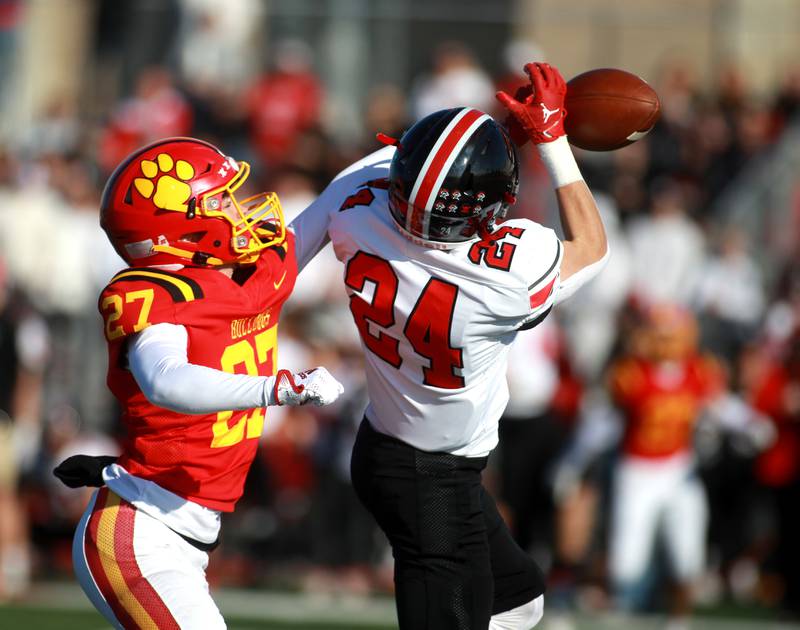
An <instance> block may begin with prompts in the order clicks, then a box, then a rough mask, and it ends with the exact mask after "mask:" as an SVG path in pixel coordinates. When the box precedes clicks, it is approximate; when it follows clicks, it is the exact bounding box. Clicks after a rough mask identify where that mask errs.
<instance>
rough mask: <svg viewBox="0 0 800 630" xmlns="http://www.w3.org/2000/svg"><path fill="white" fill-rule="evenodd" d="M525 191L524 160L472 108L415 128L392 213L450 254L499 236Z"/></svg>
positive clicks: (395, 183)
mask: <svg viewBox="0 0 800 630" xmlns="http://www.w3.org/2000/svg"><path fill="white" fill-rule="evenodd" d="M518 187H519V168H518V165H517V154H516V152H515V150H514V146H513V144H512V143H511V140H510V139H509V137H508V134H507V133H506V131H505V129H504V128H503V127H502V126H500V125H499V124H498V123H497V122H496V121H495V120H493V119H492V117H491V116H489V115H488V114H484V113H483V112H481V111H479V110H477V109H473V108H471V107H456V108H453V109H445V110H442V111H439V112H435V113H433V114H430V115H429V116H426V117H425V118H423V119H422V120H420V121H419V122H417V123H416V124H414V125H413V126H412V127H411V128H410V129H409V130H408V131H406V133H404V134H403V137H402V138H401V139H400V141H399V142H398V143H397V151H396V153H395V155H394V158H393V159H392V164H391V168H390V170H389V209H390V211H391V214H392V217H393V218H394V220H395V222H396V223H397V225H398V227H399V228H400V230H401V231H402V232H403V233H404V234H405V235H406V236H408V237H409V238H411V240H413V241H415V242H418V243H420V244H422V245H426V246H428V247H434V248H437V249H447V248H449V247H452V246H454V245H456V244H458V243H462V242H464V241H469V240H472V239H473V238H475V237H476V236H478V235H483V234H486V233H489V232H491V231H492V229H493V226H494V221H495V220H496V219H499V218H502V217H503V216H505V213H506V211H507V209H508V206H509V205H511V204H513V203H514V201H515V200H516V195H517V189H518Z"/></svg>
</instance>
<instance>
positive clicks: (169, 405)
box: [128, 324, 274, 414]
mask: <svg viewBox="0 0 800 630" xmlns="http://www.w3.org/2000/svg"><path fill="white" fill-rule="evenodd" d="M188 341H189V335H188V333H187V332H186V328H184V327H183V326H180V325H176V324H155V325H153V326H149V327H147V328H145V329H144V330H142V331H141V332H139V333H137V334H136V335H134V336H133V337H132V338H131V342H130V345H129V347H128V363H129V365H130V369H131V372H132V373H133V377H134V378H135V379H136V383H137V384H138V385H139V388H140V389H141V390H142V393H143V394H144V395H145V397H146V398H147V400H149V401H150V402H151V403H153V404H154V405H157V406H159V407H163V408H165V409H171V410H172V411H177V412H179V413H187V414H206V413H214V412H217V411H227V410H231V411H233V410H240V409H255V408H257V407H265V406H267V404H268V401H269V393H270V391H271V390H272V386H273V384H274V379H273V378H272V377H268V376H248V375H246V374H229V373H227V372H223V371H222V370H215V369H213V368H209V367H205V366H202V365H194V364H192V363H189V361H188V358H187V355H186V348H187V346H188Z"/></svg>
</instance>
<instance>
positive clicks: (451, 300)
mask: <svg viewBox="0 0 800 630" xmlns="http://www.w3.org/2000/svg"><path fill="white" fill-rule="evenodd" d="M526 70H527V72H528V74H529V77H530V79H531V89H529V90H528V92H527V95H525V94H520V98H519V99H518V98H512V97H510V96H508V95H506V94H503V93H501V94H500V96H499V98H500V100H501V101H502V102H503V104H504V105H505V106H506V107H507V108H508V109H509V111H510V113H511V116H512V120H513V121H515V124H516V128H517V131H518V133H516V134H515V137H519V138H521V139H525V140H530V141H532V143H533V144H534V145H536V148H537V149H538V152H539V154H540V155H541V157H542V158H543V160H544V162H545V164H546V166H547V167H548V169H549V172H550V175H551V178H552V180H553V185H554V188H555V195H556V198H557V200H558V203H559V208H560V212H561V221H562V225H563V227H564V232H565V234H566V238H564V239H563V240H561V239H559V238H558V237H557V236H556V234H555V232H554V231H553V230H551V229H549V228H546V227H544V226H542V225H540V224H538V223H534V222H533V221H529V220H526V219H516V220H510V221H506V222H505V223H503V224H502V225H501V226H495V221H496V220H497V219H500V218H502V217H503V216H504V215H505V212H506V210H507V208H508V207H509V206H510V205H511V204H513V203H514V201H515V198H516V194H517V189H518V179H519V172H518V167H517V156H516V150H515V148H514V146H513V145H512V142H511V139H510V138H509V135H508V133H507V132H506V130H505V129H504V128H503V127H502V126H501V125H500V124H498V123H497V122H496V121H495V120H493V119H492V118H491V117H490V116H489V115H487V114H485V113H484V112H481V111H478V110H476V109H474V108H470V107H457V108H453V109H448V110H442V111H439V112H435V113H433V114H431V115H429V116H426V117H425V118H423V119H422V120H420V121H418V122H417V123H416V124H415V125H413V126H412V127H411V128H410V129H409V130H408V131H407V132H406V133H405V134H404V135H403V137H402V138H400V140H399V141H392V139H386V138H384V139H385V140H388V144H390V145H391V146H387V147H385V148H383V149H381V150H379V151H376V152H375V153H373V154H371V155H369V156H367V157H365V158H364V159H362V160H361V161H359V162H358V163H356V164H354V165H353V166H351V167H349V168H348V169H346V170H345V171H343V172H342V173H341V174H340V175H339V176H338V177H337V178H336V179H335V180H334V181H333V182H332V183H331V184H330V185H329V186H328V187H327V188H326V190H325V191H323V193H322V195H321V196H320V197H319V199H318V200H317V201H315V202H314V203H313V204H311V206H309V207H308V208H307V209H306V210H305V211H303V212H302V213H301V214H300V215H299V216H298V217H297V218H296V219H295V220H294V221H293V222H292V225H291V226H290V228H291V229H293V230H294V231H295V234H296V238H297V241H296V242H297V252H298V254H297V258H298V264H299V266H300V267H301V268H302V267H303V266H304V265H305V264H306V263H307V262H308V261H309V260H310V259H311V258H312V257H313V256H314V255H315V254H316V253H317V252H318V251H319V249H320V248H321V247H322V246H323V245H324V244H325V243H326V242H327V241H328V240H330V241H331V242H332V245H333V250H334V252H335V254H336V256H337V258H338V259H339V260H340V261H342V263H344V266H345V267H344V282H345V285H346V289H347V292H348V294H349V296H350V310H351V312H352V315H353V319H354V321H355V323H356V326H357V327H358V329H359V332H360V334H361V339H362V342H363V346H364V355H365V368H366V375H367V388H368V393H369V399H370V402H369V406H368V407H367V410H366V413H365V419H364V421H363V422H362V424H361V428H360V430H359V434H358V437H357V439H356V443H355V446H354V450H353V457H352V466H351V471H352V477H353V484H354V487H355V489H356V492H357V493H358V495H359V497H360V499H361V501H362V502H363V503H364V504H365V505H366V506H367V508H368V509H369V510H370V512H371V513H372V514H373V516H374V517H375V519H376V520H377V522H378V524H379V525H380V527H381V528H382V529H383V530H384V532H385V533H386V534H387V537H388V538H389V541H390V543H391V545H392V551H393V553H394V558H395V584H396V587H397V591H396V599H397V612H398V619H399V623H400V628H402V629H403V630H419V629H421V628H435V629H436V630H486V629H487V628H489V629H491V630H528V629H529V628H532V627H533V626H535V625H536V624H537V623H538V621H539V620H540V619H541V617H542V611H543V602H544V599H543V592H544V579H543V576H542V573H541V571H540V570H539V568H538V567H537V566H536V564H535V563H534V561H533V560H532V559H531V558H530V557H529V556H528V554H526V553H525V552H524V551H523V550H522V549H520V547H519V546H518V545H517V544H516V543H515V542H514V540H513V538H512V537H511V534H510V532H509V530H508V527H507V526H506V525H505V523H504V522H503V520H502V519H501V517H500V514H499V513H498V510H497V507H496V506H495V503H494V500H493V499H492V497H491V496H490V495H489V494H488V493H487V492H486V490H485V489H484V488H483V486H482V485H481V471H482V470H483V468H484V467H485V466H486V462H487V458H488V455H489V453H490V452H491V451H492V449H493V448H494V447H495V446H496V444H497V439H498V438H497V434H498V431H497V427H498V420H499V418H500V416H501V415H502V413H503V410H504V408H505V406H506V403H507V402H508V387H507V383H506V368H507V358H508V350H509V346H510V345H511V343H512V341H513V339H514V337H515V335H516V334H517V332H519V331H520V330H525V329H527V328H531V327H533V326H535V325H536V324H538V323H539V322H540V321H542V320H543V319H544V317H546V316H547V314H548V313H549V312H550V310H551V309H552V307H553V306H554V305H555V304H557V303H558V302H559V301H561V300H563V299H566V298H567V297H568V296H569V295H571V294H572V293H573V292H574V291H575V290H576V289H577V288H578V287H580V286H581V284H583V283H584V282H586V281H587V280H588V279H590V278H592V277H593V276H594V275H596V274H597V273H598V272H599V270H600V269H601V268H602V267H603V265H604V262H605V259H606V255H607V246H606V237H605V231H604V228H603V224H602V222H601V220H600V217H599V214H598V211H597V207H596V205H595V203H594V199H593V198H592V195H591V192H590V191H589V189H588V187H587V186H586V184H585V183H584V181H583V178H582V176H581V173H580V171H579V169H578V166H577V164H576V162H575V159H574V157H573V155H572V152H571V150H570V148H569V145H568V144H567V139H566V136H565V135H564V114H565V112H564V96H565V94H566V85H565V83H564V80H563V78H562V77H561V75H560V74H559V72H558V70H556V69H555V68H552V67H551V66H549V65H547V64H528V66H526Z"/></svg>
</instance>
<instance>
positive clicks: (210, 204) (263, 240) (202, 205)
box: [197, 162, 286, 263]
mask: <svg viewBox="0 0 800 630" xmlns="http://www.w3.org/2000/svg"><path fill="white" fill-rule="evenodd" d="M237 164H238V166H239V171H238V172H237V173H236V175H235V176H234V177H233V178H232V179H231V180H230V181H229V182H228V183H227V184H225V185H224V186H220V187H219V188H215V189H213V190H210V191H208V192H207V193H204V194H202V195H201V196H200V199H199V200H198V203H197V212H198V214H199V215H201V216H205V217H209V218H221V219H224V220H225V221H227V222H228V223H230V225H231V249H232V250H233V251H235V252H236V253H237V254H238V255H239V259H238V261H237V262H241V263H252V262H254V261H255V260H256V258H258V252H260V251H261V250H262V249H266V248H267V247H273V246H275V245H280V244H281V243H283V241H284V240H285V239H286V226H285V223H284V219H283V209H282V208H281V203H280V200H279V199H278V195H276V194H275V193H274V192H265V193H259V194H256V195H251V196H250V197H246V198H244V199H242V200H241V201H240V200H239V199H238V198H237V196H236V194H235V193H236V191H237V190H238V189H239V188H241V186H242V185H243V184H244V182H245V181H246V180H247V177H248V176H249V174H250V165H249V164H248V163H247V162H238V163H237ZM226 198H227V199H230V202H231V205H232V207H233V208H234V210H235V211H234V212H233V213H231V212H229V211H227V210H226V209H225V208H224V204H225V199H226ZM231 214H233V216H231Z"/></svg>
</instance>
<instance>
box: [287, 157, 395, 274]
mask: <svg viewBox="0 0 800 630" xmlns="http://www.w3.org/2000/svg"><path fill="white" fill-rule="evenodd" d="M394 151H395V148H394V147H384V148H383V149H379V150H378V151H375V152H374V153H371V154H370V155H368V156H366V157H365V158H363V159H361V160H359V161H358V162H356V163H355V164H351V165H350V166H348V167H347V168H346V169H345V170H343V171H342V172H341V173H339V174H338V175H337V176H336V177H335V178H334V179H333V181H332V182H331V183H330V184H328V186H327V188H325V190H323V191H322V193H321V194H320V196H319V197H317V198H316V199H315V200H314V201H313V202H312V203H311V205H309V206H308V207H307V208H306V209H305V210H303V211H302V212H301V213H300V214H299V215H298V216H296V217H295V218H294V220H293V221H292V222H291V223H290V224H289V229H290V230H292V231H293V232H294V237H295V257H296V258H297V272H298V273H300V272H301V271H302V270H303V268H304V267H305V266H306V265H307V264H308V262H309V261H310V260H311V259H312V258H314V256H316V255H317V254H318V253H319V251H320V250H321V249H322V248H323V247H325V245H327V243H328V241H329V240H330V237H329V236H328V226H329V225H330V222H331V213H333V212H336V211H338V210H339V208H341V207H342V204H343V203H344V201H345V200H346V199H347V196H348V195H351V194H352V193H353V192H355V191H356V190H357V189H358V187H359V186H364V185H365V184H366V183H367V182H368V181H370V180H373V179H379V178H381V177H387V176H388V174H389V165H390V164H391V161H392V156H393V155H394Z"/></svg>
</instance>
